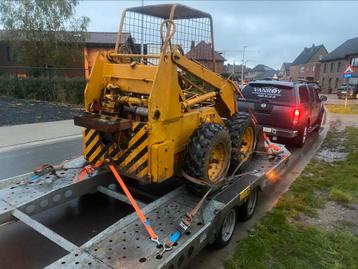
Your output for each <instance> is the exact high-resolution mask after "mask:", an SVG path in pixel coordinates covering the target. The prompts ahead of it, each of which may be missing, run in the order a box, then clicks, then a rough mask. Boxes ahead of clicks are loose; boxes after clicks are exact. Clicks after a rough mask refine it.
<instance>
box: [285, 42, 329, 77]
mask: <svg viewBox="0 0 358 269" xmlns="http://www.w3.org/2000/svg"><path fill="white" fill-rule="evenodd" d="M327 54H328V52H327V50H326V48H325V47H324V46H323V45H319V46H315V45H314V44H313V45H312V47H309V48H304V49H303V51H302V52H301V53H300V54H299V55H298V56H297V58H296V59H295V60H294V61H293V62H292V64H291V66H290V77H291V79H292V80H294V81H295V80H298V79H304V80H308V81H318V80H319V75H320V66H321V62H320V60H322V58H323V57H324V56H326V55H327Z"/></svg>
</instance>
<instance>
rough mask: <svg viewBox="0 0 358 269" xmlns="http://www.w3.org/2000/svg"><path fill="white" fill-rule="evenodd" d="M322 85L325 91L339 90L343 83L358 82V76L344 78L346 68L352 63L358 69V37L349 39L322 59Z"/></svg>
mask: <svg viewBox="0 0 358 269" xmlns="http://www.w3.org/2000/svg"><path fill="white" fill-rule="evenodd" d="M321 63H322V64H321V72H320V79H319V81H320V85H321V89H322V91H324V92H329V93H330V92H337V89H338V88H339V87H340V86H341V85H342V84H343V83H347V82H348V83H351V84H358V78H357V77H353V78H349V79H345V78H342V75H343V72H344V70H345V69H346V68H347V67H348V66H349V65H351V66H352V67H353V69H354V71H355V70H357V69H358V37H356V38H352V39H349V40H347V41H345V42H344V43H343V44H341V45H340V46H338V47H337V48H336V49H335V50H333V51H332V52H331V53H329V54H328V55H326V56H325V57H323V58H322V60H321Z"/></svg>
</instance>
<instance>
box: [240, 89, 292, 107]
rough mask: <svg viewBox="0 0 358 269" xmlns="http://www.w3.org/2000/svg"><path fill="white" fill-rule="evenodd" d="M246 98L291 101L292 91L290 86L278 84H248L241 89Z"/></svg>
mask: <svg viewBox="0 0 358 269" xmlns="http://www.w3.org/2000/svg"><path fill="white" fill-rule="evenodd" d="M242 94H243V95H244V97H245V98H246V99H251V100H252V99H253V100H255V99H267V100H272V101H278V102H285V103H286V102H292V100H293V91H292V88H291V87H285V86H280V85H262V84H250V85H247V86H246V87H245V88H244V89H243V90H242Z"/></svg>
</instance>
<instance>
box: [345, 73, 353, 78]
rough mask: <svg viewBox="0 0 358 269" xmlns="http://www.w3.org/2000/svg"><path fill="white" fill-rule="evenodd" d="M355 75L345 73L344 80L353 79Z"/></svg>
mask: <svg viewBox="0 0 358 269" xmlns="http://www.w3.org/2000/svg"><path fill="white" fill-rule="evenodd" d="M353 77H354V73H343V78H353Z"/></svg>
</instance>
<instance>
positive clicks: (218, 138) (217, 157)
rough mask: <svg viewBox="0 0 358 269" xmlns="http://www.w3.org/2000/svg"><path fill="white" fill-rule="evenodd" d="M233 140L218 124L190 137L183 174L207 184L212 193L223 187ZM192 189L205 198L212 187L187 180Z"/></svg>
mask: <svg viewBox="0 0 358 269" xmlns="http://www.w3.org/2000/svg"><path fill="white" fill-rule="evenodd" d="M230 154H231V140H230V135H229V132H228V131H227V129H226V128H225V127H224V126H221V125H219V124H217V123H204V124H202V125H201V126H199V128H198V129H197V130H196V131H195V132H194V134H193V135H192V137H191V138H190V141H189V144H188V147H187V152H186V157H185V163H184V172H185V173H186V174H188V175H189V176H191V177H194V178H197V179H201V180H204V181H207V182H208V183H209V184H210V185H211V186H212V191H216V190H218V189H219V188H220V187H221V186H222V184H223V180H221V179H223V177H224V176H226V174H227V171H228V169H229V165H230ZM186 183H187V185H188V187H189V189H191V190H193V191H194V192H195V193H197V194H200V195H202V194H203V193H205V192H207V191H208V189H209V187H208V186H206V185H198V184H195V183H194V182H192V181H190V180H186Z"/></svg>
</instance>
